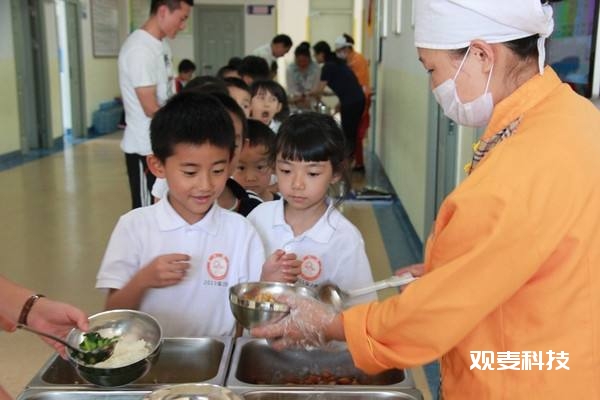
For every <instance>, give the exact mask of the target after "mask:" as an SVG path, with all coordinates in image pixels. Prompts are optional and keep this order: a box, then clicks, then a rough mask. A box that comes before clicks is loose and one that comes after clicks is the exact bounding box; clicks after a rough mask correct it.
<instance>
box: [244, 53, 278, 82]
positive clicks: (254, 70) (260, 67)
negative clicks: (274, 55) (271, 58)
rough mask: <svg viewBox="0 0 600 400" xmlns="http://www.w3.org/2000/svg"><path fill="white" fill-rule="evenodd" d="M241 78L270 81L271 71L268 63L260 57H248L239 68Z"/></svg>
mask: <svg viewBox="0 0 600 400" xmlns="http://www.w3.org/2000/svg"><path fill="white" fill-rule="evenodd" d="M238 72H239V74H240V76H242V77H243V76H249V77H250V78H252V80H257V79H269V75H270V73H271V71H270V70H269V64H268V63H267V61H266V60H265V59H264V58H262V57H259V56H246V57H244V58H242V62H241V63H240V65H239V66H238Z"/></svg>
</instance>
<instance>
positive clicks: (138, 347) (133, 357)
mask: <svg viewBox="0 0 600 400" xmlns="http://www.w3.org/2000/svg"><path fill="white" fill-rule="evenodd" d="M100 334H101V335H102V336H104V337H106V338H110V337H114V336H115V335H114V334H113V333H112V332H111V333H109V334H104V332H102V333H100ZM151 350H152V349H151V348H150V345H149V344H148V342H146V341H145V340H144V339H140V338H138V337H136V336H133V335H123V336H121V337H120V338H119V340H118V341H117V344H116V345H115V350H114V352H113V354H112V355H111V356H110V357H109V358H108V359H106V360H104V361H102V362H99V363H97V364H94V367H95V368H119V367H124V366H126V365H129V364H133V363H135V362H136V361H139V360H141V359H143V358H146V357H147V356H148V355H149V354H150V351H151Z"/></svg>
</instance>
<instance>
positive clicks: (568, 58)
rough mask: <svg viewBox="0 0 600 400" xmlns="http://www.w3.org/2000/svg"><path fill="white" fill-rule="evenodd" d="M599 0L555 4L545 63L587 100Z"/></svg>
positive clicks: (575, 0)
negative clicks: (552, 27) (552, 26)
mask: <svg viewBox="0 0 600 400" xmlns="http://www.w3.org/2000/svg"><path fill="white" fill-rule="evenodd" d="M598 3H599V0H574V1H564V2H559V3H554V4H553V5H552V8H553V11H554V32H553V33H552V35H551V36H550V39H549V40H548V45H547V54H546V62H547V63H548V64H549V65H550V66H552V68H553V69H554V70H555V71H556V73H557V74H558V75H559V76H560V78H561V79H562V80H563V81H564V82H566V83H568V84H569V85H570V86H571V87H572V88H573V89H574V90H575V91H576V92H577V93H579V94H581V95H583V96H586V97H590V96H591V93H592V78H593V76H592V75H593V66H594V56H595V54H594V53H595V51H594V50H595V46H596V35H597V28H598Z"/></svg>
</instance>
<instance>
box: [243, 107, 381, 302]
mask: <svg viewBox="0 0 600 400" xmlns="http://www.w3.org/2000/svg"><path fill="white" fill-rule="evenodd" d="M345 146H346V144H345V139H344V134H343V132H342V130H341V129H340V128H339V127H338V125H337V124H336V122H335V120H334V119H333V118H332V117H331V116H328V115H323V114H318V113H314V112H311V113H303V114H296V115H292V116H290V117H289V118H288V119H287V120H286V121H285V122H284V123H283V124H282V126H281V129H280V131H279V133H278V134H277V138H276V142H275V151H274V152H273V153H272V158H271V161H272V163H273V165H274V166H275V172H276V175H277V179H278V185H279V191H280V193H281V195H282V199H281V200H278V201H269V202H265V203H262V204H261V205H259V206H258V207H256V208H255V209H254V210H253V211H252V212H251V213H250V214H249V215H248V219H249V220H250V221H251V222H252V223H253V224H254V226H255V227H256V229H257V231H258V233H259V234H260V236H261V238H262V240H263V243H264V245H265V251H266V253H267V254H271V253H273V252H274V251H276V250H283V251H285V252H293V253H295V254H297V255H298V258H299V259H300V261H301V263H302V264H301V270H300V274H299V275H298V277H297V283H300V284H303V285H306V286H309V287H316V286H318V285H319V284H321V283H324V282H326V281H331V282H334V283H336V284H337V285H338V286H339V287H340V288H342V289H343V290H351V289H355V288H359V287H363V286H366V285H368V284H371V283H372V282H373V277H372V275H371V268H370V265H369V260H368V259H367V255H366V252H365V245H364V241H363V238H362V236H361V234H360V232H359V230H358V229H357V228H356V227H355V226H354V225H353V224H352V223H351V222H350V221H348V219H346V218H345V217H344V216H343V215H342V214H341V213H340V212H339V211H338V210H337V209H336V208H335V207H334V204H333V202H332V200H331V199H330V198H329V197H328V191H329V189H330V188H331V187H332V186H333V185H334V184H336V183H337V182H338V181H340V180H343V181H345V182H346V183H348V180H349V178H348V172H347V171H346V169H347V165H348V164H347V162H346V152H345V148H346V147H345ZM345 187H346V188H348V187H350V185H348V184H346V185H345ZM374 299H376V295H375V294H369V295H365V296H361V297H358V298H356V299H355V302H356V303H359V302H364V301H370V300H374Z"/></svg>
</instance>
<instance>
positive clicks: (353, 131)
mask: <svg viewBox="0 0 600 400" xmlns="http://www.w3.org/2000/svg"><path fill="white" fill-rule="evenodd" d="M313 51H314V52H315V59H316V60H317V62H318V63H319V64H323V68H321V80H320V82H319V83H318V85H317V87H316V88H315V89H314V90H313V91H312V92H311V95H312V96H315V97H317V98H319V97H320V96H322V95H323V91H324V90H325V87H326V86H329V87H330V88H331V90H333V92H334V93H335V95H336V96H337V97H338V99H339V101H340V104H339V110H340V115H341V117H342V129H343V130H344V135H345V136H346V147H347V150H346V152H347V158H348V159H352V158H353V156H354V148H355V146H356V135H357V131H358V124H359V122H360V117H361V115H362V113H363V110H364V108H365V95H364V93H363V91H362V88H361V87H360V84H359V83H358V80H357V79H356V76H355V75H354V73H353V72H352V70H351V69H350V68H349V67H348V66H347V65H346V63H345V62H344V60H342V59H340V58H338V57H337V56H336V55H335V53H333V52H332V51H331V47H329V44H327V43H326V42H323V41H320V42H317V44H315V45H314V46H313Z"/></svg>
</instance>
